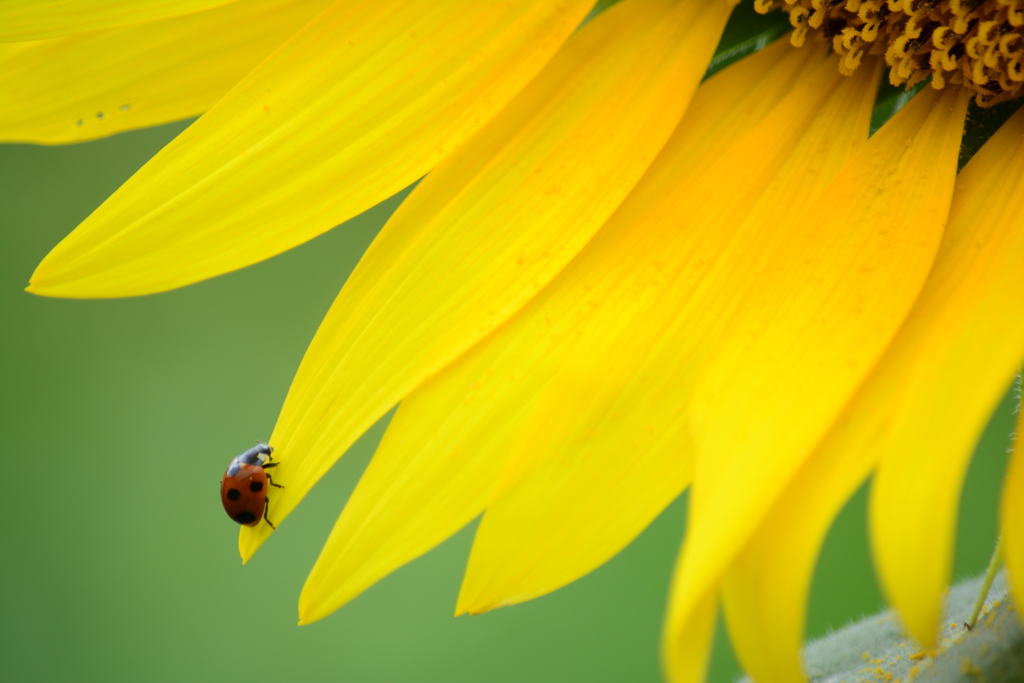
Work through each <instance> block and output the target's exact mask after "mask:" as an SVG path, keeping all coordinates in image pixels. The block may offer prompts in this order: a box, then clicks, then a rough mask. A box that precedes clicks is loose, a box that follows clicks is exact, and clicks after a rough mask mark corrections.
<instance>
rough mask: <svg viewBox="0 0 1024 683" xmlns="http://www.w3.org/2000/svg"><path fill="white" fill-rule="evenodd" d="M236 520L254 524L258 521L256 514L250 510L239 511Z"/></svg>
mask: <svg viewBox="0 0 1024 683" xmlns="http://www.w3.org/2000/svg"><path fill="white" fill-rule="evenodd" d="M235 521H236V522H238V523H239V524H252V523H253V522H255V521H256V515H254V514H252V513H251V512H248V511H246V512H239V513H238V514H237V515H235Z"/></svg>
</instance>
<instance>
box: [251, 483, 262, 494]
mask: <svg viewBox="0 0 1024 683" xmlns="http://www.w3.org/2000/svg"><path fill="white" fill-rule="evenodd" d="M249 490H250V491H252V492H253V493H259V492H260V491H262V490H263V482H262V481H254V482H252V483H251V484H249Z"/></svg>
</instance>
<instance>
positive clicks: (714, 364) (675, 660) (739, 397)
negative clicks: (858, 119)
mask: <svg viewBox="0 0 1024 683" xmlns="http://www.w3.org/2000/svg"><path fill="white" fill-rule="evenodd" d="M965 113H966V98H965V97H963V96H961V95H959V94H958V93H955V92H954V93H949V92H947V93H946V94H944V95H938V94H934V93H927V94H925V95H924V96H921V95H919V96H918V98H915V100H914V101H912V102H911V104H910V105H908V106H907V107H906V108H904V109H903V110H902V111H901V112H900V113H899V114H898V115H897V116H896V117H894V118H893V120H892V121H890V122H889V123H888V124H887V125H886V126H885V127H883V129H882V130H881V131H880V132H879V133H877V134H876V135H875V136H874V137H873V138H872V139H871V140H870V141H869V142H868V143H867V144H866V145H865V147H864V148H863V150H861V151H860V152H859V153H857V155H856V156H854V157H853V158H852V159H851V160H850V161H849V162H847V163H846V164H845V165H844V166H843V167H842V169H841V170H840V171H839V173H838V175H836V176H835V178H834V180H832V182H831V183H830V184H829V185H828V187H827V188H825V189H824V191H823V192H821V194H820V195H818V194H817V193H812V194H811V195H810V197H809V198H807V199H806V200H805V204H804V205H803V206H801V207H799V208H795V209H794V210H793V212H792V213H791V214H790V215H788V216H786V215H783V216H781V217H779V219H778V220H776V221H774V222H773V224H774V226H775V228H774V232H773V235H772V240H771V241H770V243H768V244H765V245H764V246H765V249H763V250H762V252H761V254H760V255H755V257H754V258H752V259H750V260H748V261H747V262H746V265H747V266H748V273H747V274H746V276H745V277H746V278H750V279H752V281H753V282H756V283H757V285H756V286H755V287H750V288H749V289H746V290H740V294H741V295H743V294H744V293H746V296H745V297H744V298H743V300H742V302H741V304H740V306H741V308H740V311H739V313H738V314H737V317H736V319H735V320H734V322H733V324H732V325H731V330H730V335H729V336H728V337H727V338H725V339H724V341H723V344H722V345H721V346H720V348H718V349H717V350H716V354H715V355H714V356H713V357H712V359H711V360H710V362H709V363H708V364H707V366H706V367H705V369H704V370H703V373H704V374H703V376H702V378H701V379H700V380H699V382H698V386H697V387H696V389H695V391H694V399H693V405H694V432H693V433H694V438H695V442H696V448H697V464H696V474H695V484H694V487H693V492H692V494H691V505H690V518H689V519H690V522H689V528H688V531H687V537H686V541H685V544H684V551H683V554H682V558H681V561H680V563H679V566H678V567H677V571H676V576H675V579H674V584H673V590H672V596H671V598H670V606H669V610H670V611H669V617H668V626H667V633H666V650H667V651H666V662H667V668H668V672H669V675H670V677H671V678H672V680H674V681H691V680H696V679H695V678H694V677H695V676H696V675H697V674H698V673H699V671H701V670H702V667H703V665H702V664H699V663H695V662H692V661H686V660H683V659H681V658H680V657H678V656H677V654H676V653H677V652H678V651H679V649H680V647H681V643H682V642H683V641H685V640H687V639H688V638H691V637H693V635H694V634H693V626H692V624H691V618H690V615H691V613H692V610H693V609H694V606H695V605H696V604H697V603H698V602H699V601H700V600H702V599H703V598H704V596H705V595H706V591H707V590H708V587H709V586H711V585H717V583H718V582H719V580H720V578H721V576H722V573H723V572H724V571H725V569H726V568H727V566H728V564H729V563H730V562H731V560H732V559H733V557H735V555H736V553H738V552H739V551H740V550H741V549H742V547H743V546H744V545H745V543H746V541H747V539H748V538H749V537H750V534H751V533H752V532H753V531H754V529H755V528H756V524H757V521H758V520H760V519H761V518H762V517H763V516H764V515H765V514H766V513H767V511H768V509H770V507H771V505H772V504H773V502H774V501H775V499H776V498H777V496H778V495H779V493H780V492H781V490H782V489H783V488H784V486H785V485H786V483H787V482H788V481H789V480H790V478H791V477H792V476H793V474H794V473H795V471H796V470H797V469H798V468H799V466H800V465H801V464H802V463H803V462H804V460H805V459H806V457H807V456H808V455H809V453H810V451H811V449H813V447H814V446H815V445H816V443H817V442H818V441H819V440H820V439H821V438H822V436H823V434H824V432H825V431H827V429H828V428H829V427H830V425H831V424H832V423H833V421H834V419H835V418H836V417H837V413H838V412H840V411H841V410H842V408H843V406H844V404H845V403H846V402H847V401H848V400H849V398H850V395H851V394H852V393H853V391H855V390H856V388H857V386H858V385H859V384H860V383H861V382H862V381H863V379H864V377H865V375H866V374H867V372H868V371H869V370H870V369H871V367H872V366H873V365H874V363H875V362H876V361H877V359H878V357H879V356H880V355H881V353H882V352H883V351H884V349H885V347H886V345H887V344H888V342H889V341H890V340H891V338H892V337H893V335H894V334H895V332H896V330H897V329H898V327H899V325H900V324H901V323H902V321H903V319H904V317H905V316H906V313H907V312H908V310H909V308H910V306H911V304H912V303H913V300H914V298H915V297H916V296H917V294H918V292H919V290H920V288H921V286H922V284H923V282H924V279H925V276H926V274H927V271H928V269H929V267H930V266H931V263H932V259H933V258H934V254H935V250H936V248H937V246H938V242H939V238H940V236H941V233H942V229H943V226H944V223H945V218H946V212H947V211H948V206H949V201H950V197H951V195H952V190H953V180H954V175H955V171H956V155H957V152H958V150H959V141H960V133H961V131H962V128H963V119H964V115H965ZM813 197H816V198H814V199H812V198H813ZM741 281H742V278H741ZM727 294H728V300H730V301H736V299H737V295H736V293H735V292H727Z"/></svg>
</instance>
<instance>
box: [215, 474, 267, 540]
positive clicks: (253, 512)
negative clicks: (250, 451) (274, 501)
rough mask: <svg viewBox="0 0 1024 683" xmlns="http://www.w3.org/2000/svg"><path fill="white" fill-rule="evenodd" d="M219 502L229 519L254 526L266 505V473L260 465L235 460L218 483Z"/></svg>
mask: <svg viewBox="0 0 1024 683" xmlns="http://www.w3.org/2000/svg"><path fill="white" fill-rule="evenodd" d="M220 500H221V502H222V503H223V504H224V509H225V510H226V511H227V513H228V516H229V517H231V519H233V520H235V521H236V522H238V523H239V524H242V525H244V526H256V525H257V524H259V522H260V517H262V516H263V510H264V508H265V507H266V505H267V473H266V472H264V471H263V467H261V466H260V465H254V464H248V463H244V462H239V458H235V459H234V460H232V461H231V465H229V466H228V470H227V472H225V473H224V478H223V479H221V481H220Z"/></svg>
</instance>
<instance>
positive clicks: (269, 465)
mask: <svg viewBox="0 0 1024 683" xmlns="http://www.w3.org/2000/svg"><path fill="white" fill-rule="evenodd" d="M280 464H281V463H279V462H268V463H264V464H262V465H260V467H262V468H263V469H265V470H269V469H270V468H271V467H277V466H278V465H280Z"/></svg>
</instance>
